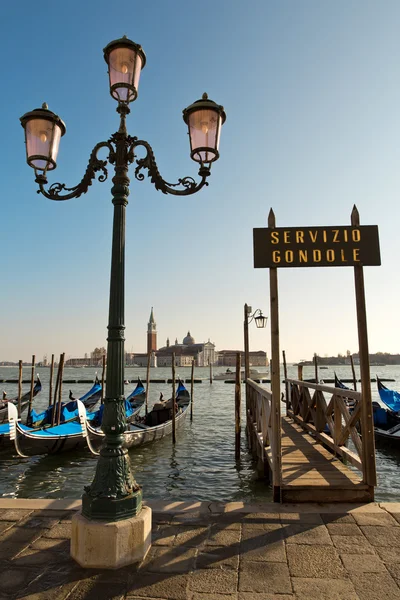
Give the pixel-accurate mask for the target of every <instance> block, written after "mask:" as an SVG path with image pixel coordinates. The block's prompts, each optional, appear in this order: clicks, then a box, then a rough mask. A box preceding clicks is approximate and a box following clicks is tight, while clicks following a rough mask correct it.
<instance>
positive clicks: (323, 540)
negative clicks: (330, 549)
mask: <svg viewBox="0 0 400 600" xmlns="http://www.w3.org/2000/svg"><path fill="white" fill-rule="evenodd" d="M283 533H284V536H285V538H286V543H287V544H312V545H322V546H327V545H332V540H331V538H330V536H329V533H328V530H327V528H326V526H325V525H314V526H313V525H312V524H309V525H297V524H296V525H286V526H284V527H283Z"/></svg>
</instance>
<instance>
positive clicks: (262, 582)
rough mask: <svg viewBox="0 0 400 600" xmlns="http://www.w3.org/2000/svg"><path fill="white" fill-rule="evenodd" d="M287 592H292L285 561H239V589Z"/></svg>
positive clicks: (245, 590) (277, 592)
mask: <svg viewBox="0 0 400 600" xmlns="http://www.w3.org/2000/svg"><path fill="white" fill-rule="evenodd" d="M265 590H268V593H274V594H288V593H291V592H292V585H291V583H290V577H289V569H288V566H287V564H286V563H275V562H251V561H245V562H241V563H240V570H239V591H240V592H262V593H265Z"/></svg>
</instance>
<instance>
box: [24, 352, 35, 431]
mask: <svg viewBox="0 0 400 600" xmlns="http://www.w3.org/2000/svg"><path fill="white" fill-rule="evenodd" d="M34 387H35V355H34V354H33V355H32V369H31V389H30V394H29V405H28V416H27V417H26V422H27V423H28V424H29V421H30V418H31V412H32V402H33V388H34Z"/></svg>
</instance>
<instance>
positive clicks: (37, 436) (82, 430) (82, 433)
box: [8, 400, 90, 457]
mask: <svg viewBox="0 0 400 600" xmlns="http://www.w3.org/2000/svg"><path fill="white" fill-rule="evenodd" d="M76 402H77V405H78V413H79V420H78V421H72V422H70V423H64V424H63V425H56V426H54V427H47V428H45V427H43V428H40V429H33V428H31V427H27V426H26V425H23V424H22V423H21V422H20V420H19V419H18V411H17V408H16V406H15V405H14V404H10V405H9V406H8V421H9V422H8V424H9V440H10V441H11V442H13V443H14V447H15V450H16V452H17V454H18V455H19V456H21V457H27V456H36V455H39V454H56V453H59V452H66V451H71V450H78V449H82V448H85V447H86V446H89V448H90V441H89V440H88V437H87V425H86V409H85V407H84V405H83V403H82V402H80V400H77V401H76Z"/></svg>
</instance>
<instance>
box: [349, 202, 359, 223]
mask: <svg viewBox="0 0 400 600" xmlns="http://www.w3.org/2000/svg"><path fill="white" fill-rule="evenodd" d="M351 224H352V225H353V227H357V226H358V225H359V224H360V213H359V212H358V208H357V206H356V205H355V204H354V206H353V210H352V211H351Z"/></svg>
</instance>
